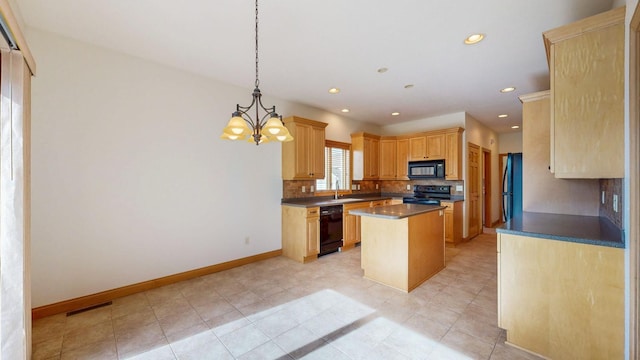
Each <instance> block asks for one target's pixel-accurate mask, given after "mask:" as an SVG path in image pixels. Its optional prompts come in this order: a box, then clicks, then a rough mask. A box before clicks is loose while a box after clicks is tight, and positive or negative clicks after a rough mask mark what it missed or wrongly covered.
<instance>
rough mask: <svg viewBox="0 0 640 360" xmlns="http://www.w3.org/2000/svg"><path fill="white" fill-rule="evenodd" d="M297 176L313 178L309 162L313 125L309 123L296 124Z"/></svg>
mask: <svg viewBox="0 0 640 360" xmlns="http://www.w3.org/2000/svg"><path fill="white" fill-rule="evenodd" d="M294 126H295V127H296V138H295V156H294V158H295V164H296V165H295V178H298V179H312V178H313V172H312V170H311V164H310V163H309V151H310V146H309V142H310V140H311V126H310V125H307V124H295V125H294Z"/></svg>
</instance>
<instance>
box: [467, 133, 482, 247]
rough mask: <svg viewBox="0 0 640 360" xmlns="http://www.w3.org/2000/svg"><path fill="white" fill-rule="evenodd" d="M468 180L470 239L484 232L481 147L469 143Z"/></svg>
mask: <svg viewBox="0 0 640 360" xmlns="http://www.w3.org/2000/svg"><path fill="white" fill-rule="evenodd" d="M467 174H468V177H467V181H468V182H469V185H468V188H469V201H468V203H467V206H469V208H468V214H469V234H468V237H469V239H471V238H474V237H475V236H477V235H479V234H480V233H481V232H482V201H481V200H480V195H481V192H482V189H481V181H482V178H481V176H480V147H479V146H478V145H475V144H472V143H468V146H467Z"/></svg>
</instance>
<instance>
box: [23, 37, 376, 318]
mask: <svg viewBox="0 0 640 360" xmlns="http://www.w3.org/2000/svg"><path fill="white" fill-rule="evenodd" d="M27 37H28V40H29V45H30V48H31V49H32V51H33V53H34V55H35V57H36V61H37V64H38V74H37V77H35V78H34V79H33V94H32V99H33V106H32V114H33V115H32V119H33V125H32V126H33V129H32V131H33V146H32V160H33V164H32V176H33V185H32V192H33V201H32V207H33V213H32V250H33V254H32V264H33V267H32V279H33V306H34V307H38V306H42V305H46V304H51V303H55V302H58V301H62V300H67V299H71V298H75V297H79V296H83V295H87V294H92V293H96V292H100V291H104V290H108V289H113V288H117V287H120V286H125V285H129V284H133V283H137V282H141V281H146V280H150V279H154V278H158V277H162V276H166V275H171V274H176V273H179V272H183V271H188V270H191V269H196V268H200V267H204V266H208V265H212V264H217V263H221V262H225V261H229V260H233V259H238V258H242V257H246V256H250V255H254V254H259V253H263V252H267V251H271V250H276V249H280V248H281V223H280V221H281V220H280V199H281V196H282V180H281V158H280V149H281V145H279V144H265V145H261V146H255V145H251V144H248V143H244V142H241V143H238V142H229V141H224V140H221V139H219V136H220V134H221V131H222V128H223V127H224V126H225V124H226V122H227V121H228V119H229V117H230V114H231V112H232V111H233V110H234V109H235V105H236V103H238V102H240V103H241V104H242V105H246V104H248V103H249V102H250V100H251V98H250V95H251V89H242V88H238V87H233V86H228V85H224V84H221V83H219V82H215V81H213V80H210V79H206V78H203V77H200V76H196V75H193V74H190V73H186V72H183V71H179V70H175V69H172V68H168V67H165V66H162V65H158V64H156V63H152V62H149V61H145V60H141V59H138V58H134V57H131V56H127V55H123V54H120V53H116V52H113V51H110V50H106V49H103V48H99V47H95V46H92V45H88V44H84V43H80V42H77V41H74V40H70V39H66V38H62V37H59V36H57V35H54V34H51V33H45V32H42V31H39V30H36V29H27ZM263 99H264V100H265V103H267V104H269V105H271V104H276V105H277V109H278V111H279V112H280V113H281V114H283V115H284V116H289V115H298V116H302V117H308V118H312V119H316V120H319V121H325V122H328V123H329V124H330V125H329V126H328V127H327V138H330V139H333V140H338V141H350V138H349V133H351V132H355V131H362V130H365V131H371V132H379V129H378V128H377V127H375V126H371V125H365V124H360V123H358V122H355V121H351V120H348V119H345V118H342V117H340V116H336V115H333V114H327V113H323V112H321V111H319V110H317V109H312V108H308V107H305V106H301V105H298V104H292V103H289V102H285V101H281V100H278V99H273V98H269V97H268V96H266V95H265V96H264V98H263ZM245 237H249V238H250V244H249V245H245Z"/></svg>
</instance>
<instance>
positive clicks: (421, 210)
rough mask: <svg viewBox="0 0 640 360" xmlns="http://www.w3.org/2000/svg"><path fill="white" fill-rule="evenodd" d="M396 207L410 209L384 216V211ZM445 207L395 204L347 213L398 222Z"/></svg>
mask: <svg viewBox="0 0 640 360" xmlns="http://www.w3.org/2000/svg"><path fill="white" fill-rule="evenodd" d="M398 207H411V208H412V209H411V210H408V211H407V212H405V213H402V214H385V213H384V212H385V211H389V210H390V209H393V208H398ZM444 209H446V207H444V206H439V205H422V204H396V205H386V206H378V207H375V208H366V209H354V210H349V213H350V214H352V215H358V216H368V217H375V218H380V219H389V220H398V219H404V218H408V217H411V216H415V215H420V214H425V213H429V212H432V211H436V210H444Z"/></svg>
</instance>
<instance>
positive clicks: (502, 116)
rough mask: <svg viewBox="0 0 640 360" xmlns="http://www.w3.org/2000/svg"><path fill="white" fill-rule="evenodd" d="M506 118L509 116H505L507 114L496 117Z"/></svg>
mask: <svg viewBox="0 0 640 360" xmlns="http://www.w3.org/2000/svg"><path fill="white" fill-rule="evenodd" d="M507 116H509V115H507V114H500V115H498V117H499V118H506V117H507Z"/></svg>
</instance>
